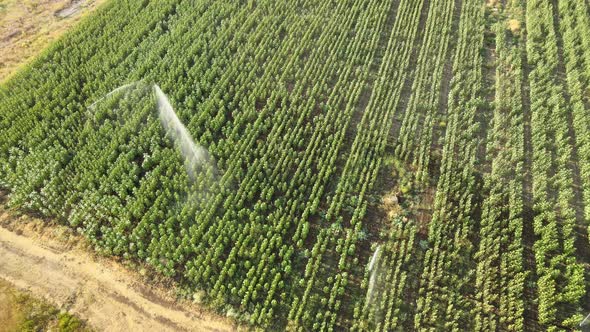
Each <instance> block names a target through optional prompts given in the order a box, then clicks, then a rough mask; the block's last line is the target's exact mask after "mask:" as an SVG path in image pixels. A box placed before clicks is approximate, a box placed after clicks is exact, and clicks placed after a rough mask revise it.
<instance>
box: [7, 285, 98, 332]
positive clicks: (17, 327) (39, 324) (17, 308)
mask: <svg viewBox="0 0 590 332" xmlns="http://www.w3.org/2000/svg"><path fill="white" fill-rule="evenodd" d="M5 331H6V332H9V331H62V332H66V331H72V332H73V331H91V330H90V329H89V328H88V327H87V326H86V324H85V323H84V322H82V321H80V320H79V319H78V318H76V317H74V316H72V315H70V314H69V313H67V312H60V311H59V310H58V309H56V308H55V307H54V306H52V305H50V304H49V303H47V302H45V301H44V300H40V299H37V298H35V297H33V296H31V295H30V294H29V293H27V292H24V291H20V290H18V289H17V288H16V287H14V286H13V285H12V284H11V283H9V282H7V281H6V280H4V279H0V332H5Z"/></svg>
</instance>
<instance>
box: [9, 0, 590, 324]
mask: <svg viewBox="0 0 590 332" xmlns="http://www.w3.org/2000/svg"><path fill="white" fill-rule="evenodd" d="M0 188H2V189H5V190H8V191H9V192H10V195H9V205H11V206H12V207H14V208H18V209H20V210H22V211H26V212H29V213H34V214H36V215H41V216H44V217H48V218H51V219H54V220H57V221H58V222H60V223H63V224H64V225H67V226H69V227H71V228H72V229H74V230H75V231H76V232H78V233H79V234H81V235H83V236H84V237H85V238H86V239H88V241H89V243H91V244H92V246H93V247H94V249H95V250H96V251H97V252H99V253H101V254H104V255H108V256H116V257H121V258H123V259H125V260H129V261H133V262H137V263H141V264H147V265H149V266H150V267H151V268H153V269H155V270H157V271H158V273H161V274H162V275H164V276H166V277H168V278H172V279H174V280H175V281H176V283H177V284H178V287H179V294H178V295H179V297H183V298H187V299H194V300H198V302H202V303H204V304H205V305H207V306H209V307H210V308H211V309H212V310H216V311H217V312H219V313H221V314H225V315H226V316H227V317H230V318H233V319H236V320H238V321H241V322H244V323H246V324H249V325H251V326H253V327H258V328H262V329H266V330H273V331H274V330H289V331H332V330H336V331H348V330H354V331H398V330H400V331H413V330H429V331H451V330H452V331H464V330H468V331H472V330H473V331H505V330H515V331H522V330H527V331H545V330H549V331H557V330H575V329H578V328H579V324H580V322H581V321H582V320H583V319H584V317H585V316H586V315H588V314H590V289H589V286H590V243H589V240H588V223H589V222H590V2H589V1H588V0H552V1H541V0H529V1H524V0H504V1H484V0H445V1H433V0H380V1H377V0H340V1H317V0H299V1H287V0H277V1H264V0H258V1H256V0H243V1H227V2H225V1H217V0H200V1H191V0H161V1H150V0H141V1H126V0H108V1H105V3H104V4H103V5H101V6H100V7H99V8H98V9H96V11H95V12H93V13H92V14H91V15H88V16H87V17H85V18H84V19H83V20H82V21H81V22H80V23H79V24H78V25H77V26H76V27H75V28H74V29H73V30H71V31H70V32H69V33H67V34H66V35H65V36H63V37H62V38H60V39H59V40H58V41H56V42H54V43H52V44H51V45H50V46H49V47H48V48H47V49H45V50H44V51H43V52H42V53H41V54H40V55H39V56H38V57H37V58H35V60H34V61H32V62H31V63H29V64H27V65H26V66H24V67H23V68H22V69H21V70H19V71H18V72H16V73H15V74H14V75H13V76H12V77H11V78H10V79H9V80H7V81H6V82H4V83H2V85H0Z"/></svg>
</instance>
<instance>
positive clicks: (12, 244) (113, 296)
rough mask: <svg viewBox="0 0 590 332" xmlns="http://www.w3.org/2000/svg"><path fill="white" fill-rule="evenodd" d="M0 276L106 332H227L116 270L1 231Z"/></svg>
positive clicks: (73, 252) (216, 321)
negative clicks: (183, 331) (184, 331)
mask: <svg viewBox="0 0 590 332" xmlns="http://www.w3.org/2000/svg"><path fill="white" fill-rule="evenodd" d="M0 277H2V278H5V279H6V280H8V281H10V282H11V283H13V284H14V285H16V286H17V287H19V288H22V289H27V290H30V291H31V292H33V293H34V294H36V295H40V296H42V297H45V298H46V299H48V300H49V301H51V302H53V303H54V304H56V305H57V306H58V307H61V308H65V309H68V310H69V311H70V312H72V313H74V314H77V315H79V316H80V317H81V318H83V319H86V320H87V321H88V322H89V323H90V325H92V326H93V327H94V328H96V329H97V330H105V331H107V330H108V331H182V330H187V331H189V330H190V331H231V330H234V329H235V326H232V325H231V324H229V323H228V322H227V321H225V320H223V319H220V318H218V317H215V316H213V315H212V314H208V313H205V312H194V311H191V310H186V309H185V308H183V307H181V306H179V305H176V304H175V303H174V302H171V301H169V300H167V299H164V298H163V297H160V296H158V295H156V294H155V293H154V292H152V291H151V290H150V289H149V288H148V287H145V286H143V285H141V284H139V283H138V282H136V281H133V280H132V279H130V278H129V276H128V275H127V274H126V273H125V271H123V270H122V268H121V267H120V266H119V267H117V266H115V265H113V264H108V265H107V264H103V263H102V262H96V261H95V260H93V258H92V257H91V256H90V255H89V254H87V253H85V252H84V251H82V250H78V249H72V250H67V249H63V248H59V247H58V246H51V244H50V243H49V242H47V241H43V242H41V241H36V240H32V239H30V238H28V237H24V236H20V235H17V234H15V233H13V232H11V231H9V230H7V229H5V228H2V227H0Z"/></svg>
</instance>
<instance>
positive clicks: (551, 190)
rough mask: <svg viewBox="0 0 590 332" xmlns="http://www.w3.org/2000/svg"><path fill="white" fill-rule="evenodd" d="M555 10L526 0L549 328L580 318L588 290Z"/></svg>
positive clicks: (541, 289) (543, 317)
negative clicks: (578, 241) (579, 238)
mask: <svg viewBox="0 0 590 332" xmlns="http://www.w3.org/2000/svg"><path fill="white" fill-rule="evenodd" d="M555 10H557V8H554V7H553V6H552V5H551V4H549V3H547V2H542V1H527V3H526V13H527V14H526V24H527V58H528V62H529V64H530V65H531V72H530V75H529V80H530V85H531V113H532V120H531V128H532V148H533V173H532V176H533V196H534V212H535V217H534V232H535V234H536V235H537V237H538V239H537V240H536V242H535V245H534V251H535V260H536V270H537V276H538V282H537V288H538V296H539V302H538V314H539V317H538V319H539V323H540V324H542V326H543V327H545V328H546V329H548V330H558V329H560V328H563V327H569V328H571V327H573V326H575V325H576V324H577V323H579V322H580V320H581V314H580V313H579V310H580V307H579V306H580V300H581V298H582V296H583V295H584V294H585V281H584V267H583V265H582V264H581V263H580V261H579V260H578V255H579V253H578V252H577V250H576V247H575V239H576V233H575V227H576V222H577V221H576V211H575V207H574V204H576V202H575V197H574V191H573V186H574V182H573V171H572V168H571V165H572V164H571V161H572V159H573V158H575V152H573V146H572V142H571V140H570V129H571V128H569V126H570V125H571V123H570V120H569V117H570V114H569V113H570V112H571V108H570V107H571V106H570V105H569V104H568V103H566V100H565V93H566V90H565V86H563V85H562V84H560V81H559V80H558V77H556V76H555V74H556V73H559V71H560V63H559V59H560V57H559V53H558V52H560V50H559V49H558V40H557V34H556V29H557V28H558V27H557V26H554V16H553V15H557V12H555Z"/></svg>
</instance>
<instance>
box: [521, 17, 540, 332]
mask: <svg viewBox="0 0 590 332" xmlns="http://www.w3.org/2000/svg"><path fill="white" fill-rule="evenodd" d="M524 16H526V15H524V14H523V17H524ZM521 42H522V47H521V50H522V53H521V54H522V55H521V57H522V59H521V60H522V86H521V96H522V112H523V115H522V116H523V121H524V125H523V127H524V143H523V147H524V175H523V179H522V182H523V183H522V201H523V207H522V221H523V232H522V234H523V249H524V253H523V256H524V257H523V262H524V269H525V271H528V277H527V284H526V286H525V308H524V321H525V324H526V325H527V327H528V329H529V330H533V331H538V330H540V327H539V326H538V325H537V324H536V322H538V309H537V297H538V295H537V287H536V286H534V283H535V280H537V279H538V278H537V267H536V261H535V253H534V251H533V245H534V244H535V241H536V237H535V232H534V230H533V222H534V217H535V216H534V210H533V145H532V144H533V143H532V128H531V121H532V120H531V118H532V114H531V88H530V83H529V73H530V71H531V70H530V68H529V63H528V60H527V53H526V47H525V46H524V45H526V35H524V36H523V37H522V40H521ZM531 285H532V286H531ZM533 325H534V326H533Z"/></svg>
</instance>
